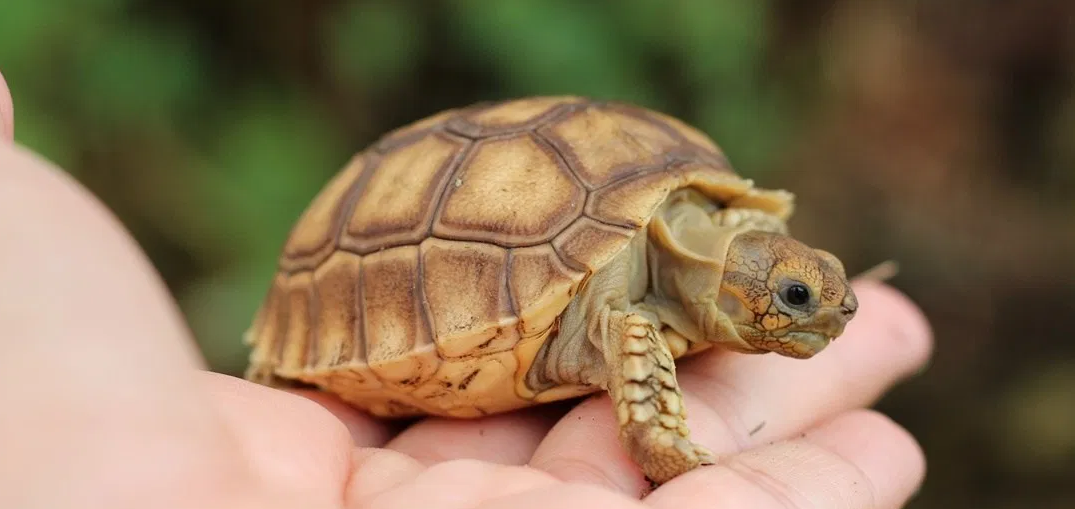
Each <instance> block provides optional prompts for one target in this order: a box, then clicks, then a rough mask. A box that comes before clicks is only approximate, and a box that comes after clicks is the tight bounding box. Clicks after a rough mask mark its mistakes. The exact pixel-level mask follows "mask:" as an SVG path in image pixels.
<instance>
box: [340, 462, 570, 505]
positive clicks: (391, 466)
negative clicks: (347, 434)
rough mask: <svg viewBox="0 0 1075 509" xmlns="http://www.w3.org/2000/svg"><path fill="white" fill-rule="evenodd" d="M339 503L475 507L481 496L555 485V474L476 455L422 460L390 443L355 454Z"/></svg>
mask: <svg viewBox="0 0 1075 509" xmlns="http://www.w3.org/2000/svg"><path fill="white" fill-rule="evenodd" d="M352 471H353V474H352V476H351V478H350V480H349V481H348V483H347V489H346V491H345V504H344V507H436V508H438V509H452V508H460V509H462V508H469V507H478V506H479V505H478V504H479V503H480V502H481V501H484V500H489V499H495V498H498V497H501V496H506V495H510V494H513V493H519V492H524V491H529V490H532V489H535V488H547V487H551V486H554V485H555V484H556V480H555V479H553V478H552V477H551V476H549V475H548V474H546V473H544V472H541V471H538V470H534V469H531V468H525V467H518V466H504V465H496V464H493V463H485V462H482V461H475V460H454V461H449V462H444V463H440V464H438V465H434V466H429V467H427V466H425V465H423V464H421V463H420V462H418V461H417V460H415V459H413V458H411V457H409V456H407V455H405V454H402V453H399V452H396V451H392V450H389V449H363V450H358V451H356V452H355V454H354V460H353V467H352Z"/></svg>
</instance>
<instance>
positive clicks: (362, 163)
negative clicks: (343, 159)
mask: <svg viewBox="0 0 1075 509" xmlns="http://www.w3.org/2000/svg"><path fill="white" fill-rule="evenodd" d="M366 166H367V165H366V158H365V157H363V156H361V155H360V156H356V157H354V158H353V159H352V160H351V161H350V162H348V164H347V165H346V166H345V167H344V169H343V170H341V171H340V172H339V173H337V174H336V175H335V176H333V177H332V178H331V179H329V181H328V183H327V184H326V185H325V187H324V188H323V189H322V190H321V192H319V193H318V194H317V196H315V197H314V199H313V201H312V202H311V203H310V205H309V206H307V208H306V210H305V211H303V213H302V215H301V216H299V219H298V221H296V223H295V226H294V227H292V229H291V232H290V233H289V235H288V239H287V242H286V244H285V245H284V248H283V253H282V256H281V261H280V263H281V265H282V266H283V267H284V268H292V267H297V266H300V265H313V264H316V263H317V262H319V261H320V260H321V259H324V258H325V257H326V256H328V254H329V253H330V252H331V251H332V250H333V249H334V248H335V247H336V246H335V242H336V231H337V230H338V229H339V224H340V222H341V220H342V217H343V214H342V213H341V212H342V209H343V208H345V207H346V203H347V201H348V200H347V196H348V194H349V193H350V192H352V191H353V189H354V188H355V186H356V183H357V182H358V180H359V178H360V177H361V176H362V175H363V173H364V172H365V171H366Z"/></svg>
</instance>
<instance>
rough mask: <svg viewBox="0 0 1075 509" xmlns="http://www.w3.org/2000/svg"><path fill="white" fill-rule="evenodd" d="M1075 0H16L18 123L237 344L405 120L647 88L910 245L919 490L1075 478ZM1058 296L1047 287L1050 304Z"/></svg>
mask: <svg viewBox="0 0 1075 509" xmlns="http://www.w3.org/2000/svg"><path fill="white" fill-rule="evenodd" d="M1071 19H1075V4H1071V3H1068V4H1065V3H1062V2H1051V1H1049V0H1031V1H1029V2H1024V3H1020V4H1018V5H1016V4H1014V3H1004V2H987V1H985V0H951V1H950V2H896V1H893V0H798V1H791V0H765V1H752V0H716V1H709V0H668V1H663V2H662V1H655V0H619V1H616V0H605V1H594V2H570V1H567V0H541V1H538V0H504V1H495V0H486V1H482V0H456V1H418V0H398V1H392V0H318V1H310V2H256V1H254V0H225V1H220V2H214V1H213V0H172V1H165V0H54V1H47V2H38V1H35V0H6V1H5V2H4V4H3V7H2V8H0V70H2V71H3V73H4V76H5V78H6V79H7V81H8V84H9V85H10V88H11V90H12V94H13V96H14V100H15V113H16V138H17V140H18V141H19V142H20V143H23V144H25V145H27V146H29V147H31V148H33V149H35V150H37V151H39V152H40V153H42V154H44V155H45V156H46V157H48V158H50V159H51V160H53V161H55V162H56V163H57V164H59V165H60V166H62V167H63V168H64V169H66V170H67V171H69V172H71V173H72V174H73V175H75V176H76V177H77V178H78V179H79V180H80V181H81V182H82V183H84V184H85V185H86V186H87V187H89V188H90V189H91V190H92V191H93V192H94V193H96V194H97V195H98V196H100V197H101V198H102V199H103V200H104V201H105V202H106V203H107V204H108V205H109V207H111V208H112V209H113V210H114V211H115V212H116V213H117V214H118V216H119V217H120V218H121V219H122V220H123V222H124V223H125V224H126V226H127V227H128V228H130V229H131V231H132V232H133V233H134V235H135V236H136V238H137V239H138V241H139V242H140V243H141V244H142V246H143V247H144V248H145V249H146V250H147V252H148V253H149V256H150V257H151V258H152V260H153V262H154V263H155V264H156V266H157V268H158V269H159V270H160V271H161V273H162V275H163V277H164V279H165V281H166V282H167V283H168V285H169V287H170V289H171V290H172V292H173V293H174V295H175V296H176V298H177V299H178V301H179V302H180V305H181V306H182V309H183V311H184V312H185V313H186V315H187V318H188V319H189V322H190V324H191V327H192V328H193V330H194V333H195V335H196V337H197V339H198V342H199V344H200V346H201V347H202V349H203V351H204V352H205V354H206V356H207V358H208V359H209V361H210V363H211V365H212V366H213V368H214V369H217V370H220V371H224V372H229V373H238V372H240V371H241V370H242V368H243V366H244V364H245V361H246V350H245V348H244V347H243V346H242V344H241V342H240V337H241V334H242V332H243V330H244V329H245V328H246V327H247V325H248V323H249V321H250V319H251V317H252V314H253V313H254V310H255V309H256V307H257V305H258V304H259V302H260V300H261V299H262V296H263V293H264V292H265V290H266V289H267V287H268V283H269V280H270V277H271V276H272V273H273V270H274V267H275V263H276V258H277V256H278V253H279V249H280V247H281V245H282V243H283V240H284V238H285V236H286V235H287V232H288V230H289V229H290V227H291V225H292V223H293V222H294V220H295V219H296V218H297V217H298V215H299V214H300V213H301V211H302V210H303V208H304V207H305V206H306V205H307V203H308V202H309V200H310V199H311V198H312V197H313V196H314V194H316V193H317V191H318V190H319V189H320V187H321V186H322V185H323V184H324V183H325V182H327V180H328V179H329V178H330V177H331V176H332V175H333V174H334V173H335V172H336V171H338V170H339V169H340V168H341V167H342V165H343V164H344V163H345V162H346V161H347V160H348V159H349V158H350V157H351V156H352V155H353V154H354V153H355V152H357V151H359V150H362V149H363V148H365V147H366V146H367V145H368V144H369V143H371V142H372V141H374V140H375V139H376V138H377V136H379V135H380V134H382V133H383V132H385V131H388V130H390V129H393V128H396V127H399V126H401V125H403V124H405V123H408V122H412V121H415V120H418V119H419V118H421V117H425V116H427V115H430V114H432V113H435V112H437V111H439V110H442V109H446V108H451V107H457V106H461V105H465V104H468V103H471V102H476V101H484V100H493V99H502V98H508V97H516V96H522V95H531V94H564V93H569V94H581V95H589V96H593V97H597V98H603V99H614V100H623V101H629V102H634V103H638V104H640V105H643V106H647V107H651V108H655V109H658V110H661V111H664V112H666V113H669V114H671V115H674V116H677V117H680V118H682V119H684V120H685V121H687V122H689V123H691V124H694V125H696V126H697V127H699V128H700V129H701V130H703V131H705V132H706V133H708V134H709V135H711V136H712V137H713V138H714V139H715V140H717V142H718V143H719V144H720V145H721V146H722V148H723V149H724V150H725V151H726V152H727V153H728V154H729V156H730V158H731V160H732V162H733V164H734V165H735V167H736V168H737V169H738V170H739V171H740V172H741V173H743V174H745V175H747V176H750V177H753V178H756V179H757V180H759V181H760V183H761V184H763V185H765V186H767V187H789V188H791V189H792V190H794V191H795V192H796V193H797V194H798V195H799V203H800V208H799V211H798V212H797V214H796V218H795V219H794V222H793V227H794V228H795V229H796V231H797V232H798V235H799V236H801V237H804V238H806V239H808V240H809V241H810V242H811V243H813V244H816V245H821V246H825V247H826V248H828V249H830V250H832V251H834V252H837V253H839V255H840V256H841V258H842V259H843V260H845V262H846V263H847V265H848V268H849V271H851V272H856V271H858V270H861V269H865V268H866V267H868V266H870V265H872V264H874V263H877V262H878V261H880V260H881V259H886V258H893V257H894V258H896V259H898V260H900V261H901V262H902V267H903V272H902V273H901V275H900V276H899V277H898V278H897V279H896V281H895V282H896V284H897V285H898V286H900V287H901V288H902V289H904V290H905V291H907V292H908V293H909V294H911V295H912V297H914V298H915V299H916V300H917V301H918V302H919V303H920V304H921V305H922V306H923V307H924V308H925V309H926V312H927V314H928V315H929V316H930V318H931V319H932V320H933V324H934V327H935V330H936V335H937V344H938V347H937V354H936V357H935V361H934V365H933V366H932V367H931V368H930V370H929V371H928V372H927V373H925V374H924V375H922V376H920V377H917V378H915V379H914V380H912V381H909V382H908V383H906V384H904V385H902V386H901V387H900V388H899V389H898V390H896V391H895V392H894V393H892V394H891V395H890V396H889V397H888V398H887V399H886V400H885V401H884V402H883V404H882V406H883V408H884V409H885V410H886V411H887V412H888V413H889V414H890V415H892V416H894V417H895V418H896V419H897V420H898V421H900V422H901V423H902V424H904V425H906V426H907V427H908V428H909V429H911V431H912V432H913V433H914V434H915V435H916V437H918V438H919V439H920V440H921V441H922V443H923V444H924V447H925V449H926V451H927V454H928V455H929V458H930V474H929V482H928V483H927V486H926V489H925V491H924V492H923V494H922V495H921V496H920V497H919V498H917V499H916V500H915V501H914V503H913V504H912V505H913V506H915V507H919V508H927V507H929V508H932V507H945V508H957V507H958V508H962V507H975V508H984V509H1014V508H1022V507H1029V506H1032V507H1037V508H1042V509H1052V508H1057V509H1059V508H1061V507H1063V508H1065V509H1066V508H1068V507H1071V502H1072V500H1075V492H1073V491H1072V485H1071V483H1070V478H1071V476H1072V475H1075V431H1073V430H1075V414H1073V413H1072V412H1071V408H1073V403H1072V401H1075V399H1073V398H1072V396H1071V395H1072V394H1075V376H1073V375H1072V374H1073V373H1075V371H1073V369H1075V367H1073V365H1072V363H1071V362H1070V359H1075V342H1071V341H1070V332H1068V331H1067V330H1066V329H1064V328H1062V325H1061V324H1060V321H1058V320H1052V319H1047V320H1044V321H1042V320H1032V319H1030V318H1029V317H1030V316H1035V317H1037V316H1045V317H1064V316H1070V315H1072V314H1073V313H1075V265H1073V264H1071V260H1072V259H1075V234H1072V232H1075V172H1073V171H1071V169H1072V168H1073V167H1075V148H1073V147H1075V143H1072V140H1073V139H1075V107H1073V105H1075V58H1073V56H1072V55H1073V52H1072V50H1071V49H1072V48H1075V44H1072V41H1075V29H1073V27H1071V26H1070V20H1071ZM1027 303H1034V309H1033V311H1031V312H1028V311H1024V310H1023V308H1024V307H1025V306H1027Z"/></svg>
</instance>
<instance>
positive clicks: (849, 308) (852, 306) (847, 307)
mask: <svg viewBox="0 0 1075 509" xmlns="http://www.w3.org/2000/svg"><path fill="white" fill-rule="evenodd" d="M858 309H859V301H858V299H856V298H855V294H853V293H849V294H847V296H846V297H844V301H843V302H842V303H841V309H840V311H841V312H842V313H843V314H845V315H853V314H855V311H858Z"/></svg>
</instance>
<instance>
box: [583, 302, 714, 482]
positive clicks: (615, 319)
mask: <svg viewBox="0 0 1075 509" xmlns="http://www.w3.org/2000/svg"><path fill="white" fill-rule="evenodd" d="M607 323H608V330H607V331H606V336H605V340H606V341H605V345H604V349H603V350H604V355H605V361H606V363H607V366H608V392H609V394H610V395H611V397H612V403H613V405H614V408H615V409H616V415H617V418H618V420H619V426H620V441H621V442H622V443H623V445H624V447H625V448H626V449H627V452H628V453H629V454H630V456H631V457H632V458H633V459H634V461H635V462H636V463H637V464H638V465H639V467H641V469H642V471H643V473H645V475H646V477H647V478H649V480H650V481H651V482H653V483H656V484H663V483H665V482H667V481H668V480H670V479H672V478H673V477H676V476H677V475H679V474H682V473H685V472H687V471H690V470H692V469H694V468H697V467H699V466H702V465H710V464H713V463H714V461H715V459H714V457H713V453H711V452H709V450H707V449H706V448H704V447H702V446H700V445H697V444H695V443H693V442H691V441H690V430H689V429H688V427H687V421H686V418H687V412H686V409H685V408H684V405H683V393H682V391H681V390H680V388H679V384H678V382H677V381H676V367H675V363H674V360H673V357H672V353H671V351H669V348H668V344H667V343H666V342H665V341H664V338H662V337H661V334H660V332H659V331H658V329H657V327H656V326H655V325H654V324H653V322H651V321H650V320H648V319H646V318H645V317H644V316H642V315H640V314H637V313H623V312H617V311H613V312H612V313H611V316H609V320H608V322H607Z"/></svg>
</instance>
